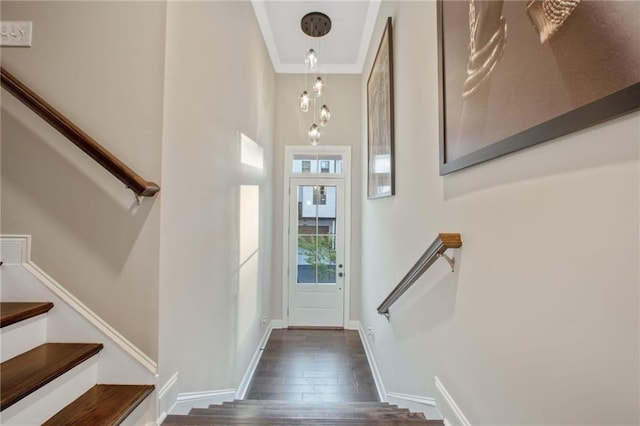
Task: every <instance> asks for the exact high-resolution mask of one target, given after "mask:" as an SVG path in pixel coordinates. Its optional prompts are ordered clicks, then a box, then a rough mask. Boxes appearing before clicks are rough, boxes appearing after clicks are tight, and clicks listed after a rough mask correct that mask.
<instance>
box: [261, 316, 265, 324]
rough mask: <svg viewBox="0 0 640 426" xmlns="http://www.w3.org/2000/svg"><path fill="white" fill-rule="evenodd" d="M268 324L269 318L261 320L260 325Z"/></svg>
mask: <svg viewBox="0 0 640 426" xmlns="http://www.w3.org/2000/svg"><path fill="white" fill-rule="evenodd" d="M266 323H267V317H264V316H263V317H262V318H260V324H262V325H264V324H266Z"/></svg>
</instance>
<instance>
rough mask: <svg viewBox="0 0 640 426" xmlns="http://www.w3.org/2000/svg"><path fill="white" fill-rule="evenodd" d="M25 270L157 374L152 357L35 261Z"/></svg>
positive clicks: (28, 264)
mask: <svg viewBox="0 0 640 426" xmlns="http://www.w3.org/2000/svg"><path fill="white" fill-rule="evenodd" d="M23 267H24V269H25V270H27V271H28V272H29V273H31V274H32V275H34V276H35V277H36V278H37V279H38V280H40V281H41V282H42V284H44V285H45V286H46V287H47V288H48V289H49V290H51V291H52V292H53V293H54V294H55V295H56V296H58V297H59V298H60V299H62V300H63V301H64V302H66V303H67V304H68V305H69V306H70V307H72V308H73V309H74V310H75V311H76V312H77V313H79V314H80V315H81V316H82V317H83V318H84V319H86V320H87V321H89V322H90V323H91V324H92V325H93V326H94V327H96V328H97V329H98V330H100V331H101V332H102V333H104V334H105V335H106V336H107V337H108V338H109V339H111V340H112V341H113V342H114V343H115V344H117V345H118V346H120V348H122V350H124V351H125V352H127V353H128V354H129V355H130V356H131V357H132V358H134V359H135V360H136V361H138V362H139V363H140V364H142V365H143V366H144V367H145V368H146V369H147V370H149V371H150V372H151V373H153V374H156V372H157V371H158V366H157V364H156V363H155V361H153V360H152V359H151V358H149V357H148V356H147V354H145V353H144V352H142V351H141V350H140V349H139V348H138V347H137V346H135V345H134V344H133V343H131V342H130V341H129V340H127V339H126V338H125V337H124V336H123V335H122V334H120V333H118V332H117V331H116V330H115V329H114V328H113V327H111V326H110V325H109V324H107V323H106V322H105V321H104V320H103V319H102V318H100V317H99V316H98V315H97V314H96V313H95V312H93V311H92V310H91V309H89V308H88V307H87V306H86V305H85V304H84V303H82V302H81V301H80V300H78V299H77V298H76V297H75V296H74V295H72V294H71V293H69V292H68V291H67V290H66V289H65V288H64V287H62V286H61V285H60V284H59V283H58V282H57V281H55V280H54V279H53V278H51V277H50V276H49V275H47V274H46V273H45V272H44V271H43V270H42V269H40V268H39V267H38V266H37V265H36V264H35V263H33V262H32V261H29V263H26V264H23Z"/></svg>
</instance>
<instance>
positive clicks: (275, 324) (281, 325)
mask: <svg viewBox="0 0 640 426" xmlns="http://www.w3.org/2000/svg"><path fill="white" fill-rule="evenodd" d="M271 328H272V329H273V330H277V329H280V328H284V322H283V321H282V320H281V319H274V320H271Z"/></svg>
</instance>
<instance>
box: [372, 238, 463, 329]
mask: <svg viewBox="0 0 640 426" xmlns="http://www.w3.org/2000/svg"><path fill="white" fill-rule="evenodd" d="M459 247H462V239H461V238H460V234H438V237H437V238H436V239H435V240H434V241H433V243H431V245H430V246H429V248H428V249H427V251H425V252H424V254H423V255H422V256H421V257H420V259H418V261H417V262H416V264H415V265H413V267H412V268H411V269H410V270H409V272H408V273H407V275H405V276H404V278H403V279H402V280H401V281H400V283H399V284H398V285H397V286H396V287H395V288H394V289H393V291H391V293H389V295H388V296H387V297H386V299H384V301H383V302H382V303H381V304H380V306H378V313H379V314H380V315H384V316H386V317H387V318H389V308H390V307H391V305H393V304H394V303H395V301H396V300H398V299H399V298H400V296H402V295H403V294H404V292H405V291H407V290H409V288H410V287H411V286H412V285H413V283H414V282H416V280H417V279H418V278H420V276H421V275H422V274H423V273H424V271H426V270H427V269H429V267H430V266H431V265H433V264H434V263H435V261H436V260H438V258H439V257H445V258H446V259H447V261H449V263H450V264H451V268H452V269H453V260H452V259H449V258H448V257H446V255H445V254H444V252H445V251H446V250H447V249H450V248H459Z"/></svg>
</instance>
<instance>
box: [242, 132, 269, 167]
mask: <svg viewBox="0 0 640 426" xmlns="http://www.w3.org/2000/svg"><path fill="white" fill-rule="evenodd" d="M240 162H241V163H242V164H246V165H247V166H251V167H255V168H256V169H260V170H262V169H264V150H263V149H262V147H261V146H260V145H258V143H257V142H255V141H254V140H252V139H251V138H250V137H248V136H247V135H245V134H244V133H240Z"/></svg>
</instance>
